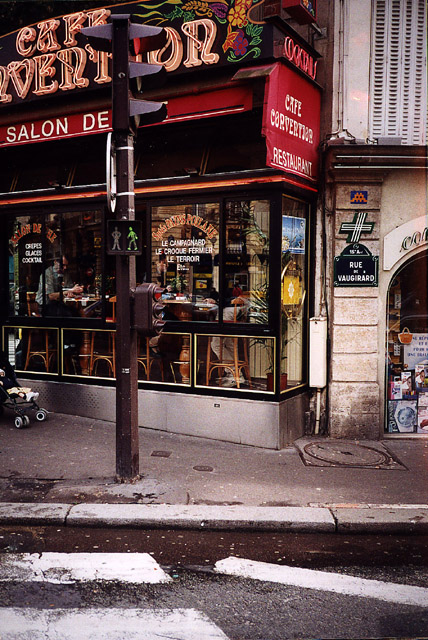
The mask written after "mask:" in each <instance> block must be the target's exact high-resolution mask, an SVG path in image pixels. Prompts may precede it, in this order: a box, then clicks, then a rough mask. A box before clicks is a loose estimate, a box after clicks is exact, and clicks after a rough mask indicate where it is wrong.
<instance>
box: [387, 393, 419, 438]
mask: <svg viewBox="0 0 428 640" xmlns="http://www.w3.org/2000/svg"><path fill="white" fill-rule="evenodd" d="M417 416H418V412H417V402H416V400H389V402H388V433H413V432H414V431H416V425H417Z"/></svg>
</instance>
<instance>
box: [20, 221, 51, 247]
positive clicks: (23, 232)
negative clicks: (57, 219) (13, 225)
mask: <svg viewBox="0 0 428 640" xmlns="http://www.w3.org/2000/svg"><path fill="white" fill-rule="evenodd" d="M30 233H42V225H41V224H40V223H33V224H31V223H27V224H23V225H22V226H21V227H20V229H18V231H16V232H15V233H14V234H13V236H12V237H11V238H10V242H11V244H12V245H13V246H14V247H16V245H17V244H18V242H19V241H20V240H21V238H23V237H24V236H28V234H30ZM46 237H47V239H48V240H49V241H50V242H51V243H53V242H54V241H55V239H56V238H57V234H56V233H55V232H54V231H52V229H46ZM27 246H28V245H26V248H27Z"/></svg>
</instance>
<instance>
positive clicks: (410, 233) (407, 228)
mask: <svg viewBox="0 0 428 640" xmlns="http://www.w3.org/2000/svg"><path fill="white" fill-rule="evenodd" d="M427 244H428V226H427V218H426V215H422V216H419V217H418V218H414V219H413V220H409V221H408V222H405V223H404V224H402V225H400V226H398V227H396V228H395V229H393V230H392V231H390V232H389V233H387V234H386V236H385V238H384V241H383V268H384V269H385V271H389V270H390V269H392V268H393V267H394V265H395V264H396V263H397V262H398V261H399V260H401V259H402V258H404V257H405V256H406V255H407V253H408V252H410V251H417V250H418V249H420V248H421V247H424V246H425V245H427Z"/></svg>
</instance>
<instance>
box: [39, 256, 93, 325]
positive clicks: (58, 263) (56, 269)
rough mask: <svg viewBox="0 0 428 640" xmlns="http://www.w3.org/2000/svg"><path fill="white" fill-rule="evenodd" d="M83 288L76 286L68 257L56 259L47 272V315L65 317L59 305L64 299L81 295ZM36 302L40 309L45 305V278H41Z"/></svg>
mask: <svg viewBox="0 0 428 640" xmlns="http://www.w3.org/2000/svg"><path fill="white" fill-rule="evenodd" d="M82 292H83V287H82V286H81V285H80V284H76V283H75V282H74V281H73V278H72V276H71V274H70V272H69V271H68V258H67V256H66V255H63V256H62V259H61V258H55V260H54V263H53V264H52V265H51V266H50V267H48V268H47V269H46V270H45V304H46V312H47V315H63V314H62V313H60V308H59V305H60V303H62V301H63V299H64V298H74V297H75V296H77V295H81V294H82ZM36 302H37V303H38V305H39V308H40V309H41V308H42V305H43V277H42V275H41V276H40V280H39V287H38V290H37V293H36Z"/></svg>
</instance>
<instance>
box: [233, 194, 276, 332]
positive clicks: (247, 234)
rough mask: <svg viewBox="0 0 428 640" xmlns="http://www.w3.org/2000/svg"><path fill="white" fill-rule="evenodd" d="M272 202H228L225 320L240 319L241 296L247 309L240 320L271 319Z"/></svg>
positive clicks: (259, 320) (257, 320) (263, 322)
mask: <svg viewBox="0 0 428 640" xmlns="http://www.w3.org/2000/svg"><path fill="white" fill-rule="evenodd" d="M269 205H270V203H269V200H239V201H228V202H226V207H225V218H226V250H225V264H224V273H225V278H224V287H223V290H222V300H223V321H224V322H233V321H236V313H235V308H236V301H237V300H238V301H239V302H240V306H241V307H242V308H243V310H244V311H243V312H241V314H240V316H241V317H238V320H241V321H242V320H243V319H244V320H245V322H251V323H256V324H267V323H268V311H269V307H268V302H269V295H268V294H269V211H270V206H269ZM243 316H244V317H243Z"/></svg>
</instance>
